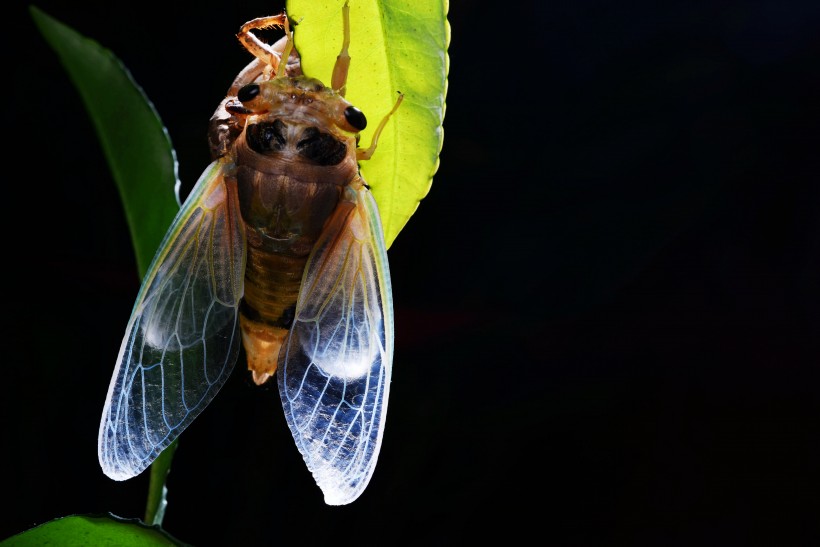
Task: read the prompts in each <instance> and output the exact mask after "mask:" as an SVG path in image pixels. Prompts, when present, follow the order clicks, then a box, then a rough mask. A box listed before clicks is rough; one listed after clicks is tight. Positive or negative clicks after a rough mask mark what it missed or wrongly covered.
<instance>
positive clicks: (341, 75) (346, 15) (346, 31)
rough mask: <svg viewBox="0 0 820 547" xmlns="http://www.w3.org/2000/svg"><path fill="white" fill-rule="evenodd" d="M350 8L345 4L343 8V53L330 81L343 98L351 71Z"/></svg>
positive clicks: (338, 59)
mask: <svg viewBox="0 0 820 547" xmlns="http://www.w3.org/2000/svg"><path fill="white" fill-rule="evenodd" d="M348 47H350V7H349V6H348V5H347V2H345V5H344V6H342V51H340V52H339V55H338V56H337V57H336V64H335V65H333V76H332V77H331V79H330V87H331V88H332V89H333V91H335V92H337V93H338V94H339V95H341V96H342V97H344V96H345V91H346V89H345V85H346V84H347V71H348V70H349V69H350V53H348V51H347V48H348Z"/></svg>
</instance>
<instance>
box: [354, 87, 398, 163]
mask: <svg viewBox="0 0 820 547" xmlns="http://www.w3.org/2000/svg"><path fill="white" fill-rule="evenodd" d="M403 99H404V94H402V92H401V91H399V98H398V99H396V104H394V105H393V108H392V109H391V110H390V112H388V113H387V116H385V117H384V118H382V121H381V123H380V124H379V127H377V128H376V131H375V132H374V133H373V140H371V141H370V146H369V147H368V148H365V149H359V150H356V160H369V159H370V157H371V156H372V155H373V152H375V151H376V145H377V144H378V143H379V135H381V134H382V129H384V126H385V125H387V120H389V119H390V116H392V115H393V114H394V113H395V112H396V110H398V109H399V105H400V104H401V102H402V100H403Z"/></svg>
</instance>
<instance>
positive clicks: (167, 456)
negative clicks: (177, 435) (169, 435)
mask: <svg viewBox="0 0 820 547" xmlns="http://www.w3.org/2000/svg"><path fill="white" fill-rule="evenodd" d="M178 442H179V439H174V441H173V442H172V443H171V444H170V445H168V448H166V449H165V450H163V451H162V454H160V455H159V456H158V457H157V459H156V460H154V463H152V464H151V481H150V482H149V484H148V501H147V502H146V504H145V524H149V525H156V526H162V519H163V518H164V517H165V507H166V506H167V505H168V500H167V499H166V496H167V494H168V489H167V488H166V487H165V479H167V478H168V472H169V471H170V470H171V460H172V459H173V457H174V451H176V449H177V444H178Z"/></svg>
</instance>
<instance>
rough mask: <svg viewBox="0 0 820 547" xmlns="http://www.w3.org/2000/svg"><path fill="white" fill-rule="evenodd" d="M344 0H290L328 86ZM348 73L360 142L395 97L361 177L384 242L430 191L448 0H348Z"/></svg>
mask: <svg viewBox="0 0 820 547" xmlns="http://www.w3.org/2000/svg"><path fill="white" fill-rule="evenodd" d="M343 5H344V0H288V1H287V12H288V15H289V16H290V18H291V20H293V21H295V22H298V25H297V26H296V28H295V29H294V39H295V42H296V49H297V50H298V51H299V54H300V55H301V56H302V68H303V70H304V73H305V74H306V75H307V76H311V77H313V78H318V79H319V80H321V81H322V82H323V83H324V84H325V85H330V76H331V74H332V73H333V64H334V63H335V62H336V56H337V55H338V54H339V51H340V50H341V47H342V37H343V34H342V6H343ZM349 5H350V48H349V52H350V57H351V64H350V72H349V74H348V78H347V94H346V95H345V97H346V98H347V99H348V100H349V101H350V102H352V103H353V104H354V105H356V106H357V107H358V108H360V109H361V110H362V112H364V113H365V114H366V116H367V118H368V122H369V123H368V126H367V129H366V130H365V131H363V132H362V139H361V146H362V147H368V146H370V139H371V137H372V134H373V131H374V130H375V129H376V127H377V126H378V125H379V122H380V121H381V119H382V118H383V117H384V116H385V115H386V114H387V113H388V112H390V109H391V108H393V105H394V104H395V102H396V98H397V92H399V91H401V92H402V93H404V101H403V102H402V104H401V106H400V107H399V109H398V111H397V112H396V114H395V115H394V116H393V117H391V119H390V121H389V122H388V123H387V126H386V127H385V130H384V131H383V132H382V134H381V136H380V137H379V144H378V148H377V149H376V152H375V154H374V155H373V157H372V158H371V159H370V160H368V161H366V162H362V176H363V177H364V179H365V180H366V181H367V183H368V184H369V185H370V187H371V188H372V190H373V196H374V197H375V199H376V203H378V205H379V213H380V214H381V218H382V224H383V225H384V231H385V241H386V243H387V246H388V248H389V247H390V245H391V244H392V242H393V240H394V239H395V238H396V236H397V235H398V234H399V232H400V231H401V229H402V228H403V227H404V226H405V224H406V223H407V221H408V220H409V219H410V217H411V216H412V215H413V213H415V211H416V209H417V208H418V205H419V202H420V201H421V200H422V199H423V198H424V197H425V196H426V195H427V193H428V192H429V190H430V186H431V184H432V179H433V175H434V174H435V172H436V170H437V169H438V161H439V152H440V151H441V146H442V142H443V138H444V131H443V128H442V122H443V120H444V110H445V98H446V94H447V75H448V70H449V58H448V54H447V48H448V47H449V45H450V24H449V22H448V21H447V12H448V9H449V0H350V3H349Z"/></svg>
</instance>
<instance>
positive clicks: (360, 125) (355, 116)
mask: <svg viewBox="0 0 820 547" xmlns="http://www.w3.org/2000/svg"><path fill="white" fill-rule="evenodd" d="M345 119H346V120H347V123H349V124H350V125H352V126H353V127H355V128H356V129H358V130H359V131H361V130H362V129H364V128H365V127H367V118H365V116H364V112H362V111H361V110H359V109H358V108H356V107H355V106H348V107H347V108H345Z"/></svg>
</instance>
